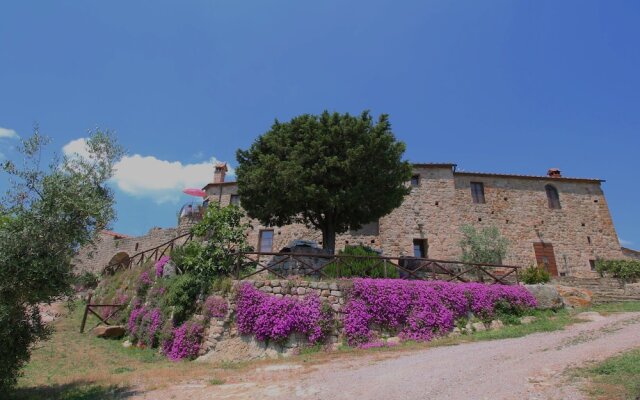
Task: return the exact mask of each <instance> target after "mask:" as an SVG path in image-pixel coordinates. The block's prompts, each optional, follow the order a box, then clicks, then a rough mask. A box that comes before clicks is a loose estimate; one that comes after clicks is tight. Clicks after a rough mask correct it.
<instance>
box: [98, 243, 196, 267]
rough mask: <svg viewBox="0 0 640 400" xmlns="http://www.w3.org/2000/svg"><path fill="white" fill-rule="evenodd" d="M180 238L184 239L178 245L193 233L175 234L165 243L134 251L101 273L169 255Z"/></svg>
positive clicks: (109, 265)
mask: <svg viewBox="0 0 640 400" xmlns="http://www.w3.org/2000/svg"><path fill="white" fill-rule="evenodd" d="M180 239H184V241H183V242H182V243H180V245H181V246H183V245H185V244H186V243H187V242H189V241H191V240H193V233H185V234H184V235H180V236H177V237H175V238H173V239H171V240H169V241H167V242H165V243H162V244H161V245H158V246H156V247H152V248H150V249H146V250H143V251H141V252H139V253H136V254H134V255H132V256H131V257H129V258H127V259H125V260H122V261H118V262H114V263H110V264H108V265H107V266H106V267H105V268H104V270H103V271H102V274H103V275H106V274H110V275H113V274H114V273H116V272H117V271H119V270H121V269H127V268H131V267H133V266H135V265H142V264H144V263H145V262H147V261H149V260H155V261H157V260H158V259H159V258H160V257H162V256H164V255H169V254H170V253H171V251H172V250H173V248H174V247H175V246H176V243H177V242H178V240H180Z"/></svg>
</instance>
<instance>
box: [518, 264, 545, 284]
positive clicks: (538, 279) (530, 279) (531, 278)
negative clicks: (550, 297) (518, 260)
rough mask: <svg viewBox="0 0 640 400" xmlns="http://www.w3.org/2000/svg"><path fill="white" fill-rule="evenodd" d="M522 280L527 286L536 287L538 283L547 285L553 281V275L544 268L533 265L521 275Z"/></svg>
mask: <svg viewBox="0 0 640 400" xmlns="http://www.w3.org/2000/svg"><path fill="white" fill-rule="evenodd" d="M520 279H521V280H522V282H524V283H526V284H527V285H535V284H536V283H547V282H549V281H550V280H551V275H550V274H549V272H547V271H546V270H545V269H544V268H540V267H538V266H535V265H531V266H529V267H527V268H525V269H524V270H522V272H521V273H520Z"/></svg>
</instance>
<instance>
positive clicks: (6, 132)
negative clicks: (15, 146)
mask: <svg viewBox="0 0 640 400" xmlns="http://www.w3.org/2000/svg"><path fill="white" fill-rule="evenodd" d="M17 137H18V133H17V132H16V131H14V130H13V129H9V128H2V127H0V138H8V139H15V138H17Z"/></svg>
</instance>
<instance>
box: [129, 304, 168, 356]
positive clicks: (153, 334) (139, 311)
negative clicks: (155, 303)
mask: <svg viewBox="0 0 640 400" xmlns="http://www.w3.org/2000/svg"><path fill="white" fill-rule="evenodd" d="M163 323H164V317H163V315H162V311H161V310H160V309H159V308H148V307H145V306H144V305H136V306H134V308H133V310H132V311H131V314H130V315H129V321H128V323H127V328H128V333H129V336H130V337H131V339H132V340H133V341H134V342H135V343H138V344H140V345H143V346H147V347H156V346H157V345H158V340H159V333H160V332H159V329H160V327H162V324H163Z"/></svg>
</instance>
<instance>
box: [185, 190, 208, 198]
mask: <svg viewBox="0 0 640 400" xmlns="http://www.w3.org/2000/svg"><path fill="white" fill-rule="evenodd" d="M182 193H184V194H188V195H189V196H196V197H205V196H206V195H207V194H206V193H205V192H204V190H201V189H184V190H182Z"/></svg>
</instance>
